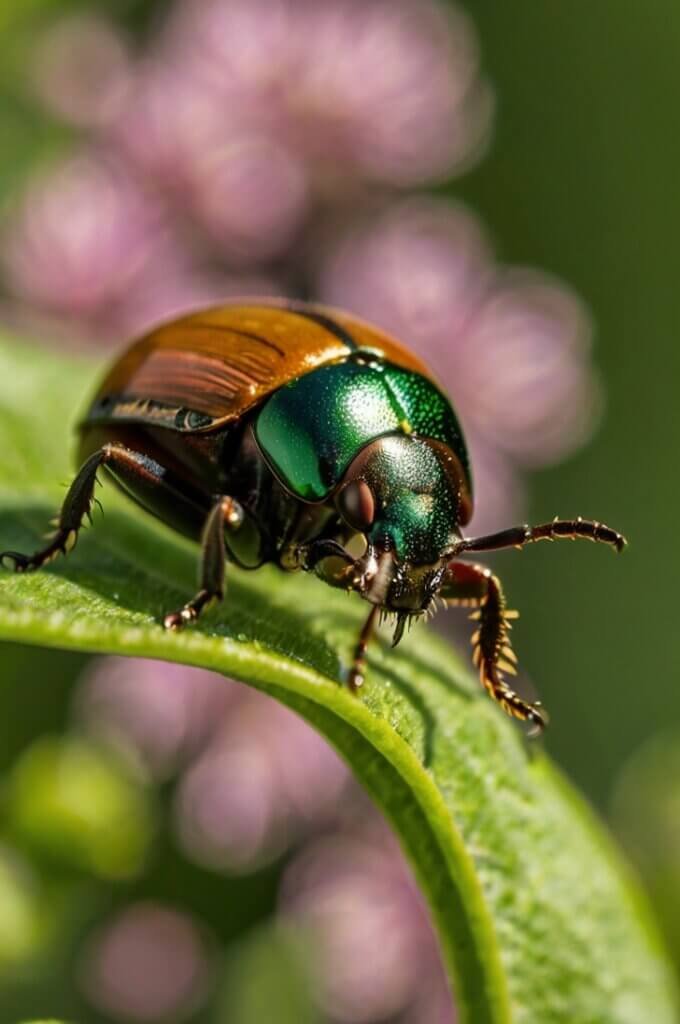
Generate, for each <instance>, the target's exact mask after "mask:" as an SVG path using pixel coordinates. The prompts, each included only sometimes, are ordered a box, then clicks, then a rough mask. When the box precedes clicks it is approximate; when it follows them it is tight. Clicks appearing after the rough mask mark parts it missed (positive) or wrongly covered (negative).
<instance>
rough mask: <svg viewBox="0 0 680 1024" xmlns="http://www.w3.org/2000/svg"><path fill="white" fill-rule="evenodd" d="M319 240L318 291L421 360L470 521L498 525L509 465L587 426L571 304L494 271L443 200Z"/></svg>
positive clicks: (591, 399)
mask: <svg viewBox="0 0 680 1024" xmlns="http://www.w3.org/2000/svg"><path fill="white" fill-rule="evenodd" d="M329 234H330V233H329ZM324 248H325V251H324V253H323V255H322V256H321V259H320V261H319V264H318V278H317V283H318V293H319V295H320V297H321V298H322V299H323V300H324V301H326V302H329V303H331V304H334V305H338V306H341V307H344V308H347V309H351V310H353V311H355V312H356V313H358V314H360V315H361V316H364V317H366V318H367V319H369V320H372V321H374V322H375V323H377V324H380V325H381V326H383V327H385V328H386V329H388V330H391V331H393V332H394V333H395V334H396V335H397V337H399V338H401V339H402V340H403V341H404V342H406V344H408V345H411V346H412V347H413V348H415V349H416V350H417V351H419V352H420V353H421V354H422V355H423V356H424V357H425V358H426V360H427V361H428V362H429V363H430V364H431V365H432V367H433V369H434V370H435V372H436V373H437V375H438V376H439V378H440V380H441V381H442V384H443V386H444V387H445V389H446V390H447V392H448V393H449V394H450V395H451V397H452V399H453V401H454V404H455V406H456V409H457V410H458V412H459V413H460V416H461V420H462V423H463V426H464V428H465V430H466V433H467V434H468V438H469V441H470V447H471V449H472V451H473V454H474V456H475V458H474V461H473V465H474V469H475V473H476V487H475V490H476V501H477V510H478V512H479V513H480V514H479V515H478V516H477V517H476V518H475V528H476V529H478V528H480V524H481V525H482V526H483V527H484V528H487V527H490V526H491V525H494V524H497V523H499V522H501V521H503V522H505V523H506V522H507V518H508V505H509V496H510V495H511V494H512V491H513V489H514V490H515V492H516V493H518V492H519V490H520V487H519V481H518V479H517V478H516V479H515V481H514V484H513V479H512V478H513V476H515V477H516V470H517V467H527V466H532V467H533V466H539V465H545V464H549V463H551V462H555V461H558V460H559V459H561V458H563V457H564V456H565V455H567V454H568V453H569V452H570V451H572V450H573V449H574V448H576V447H577V446H578V445H579V444H581V443H582V442H583V441H584V440H585V439H586V438H587V437H588V435H589V434H590V432H591V430H592V427H593V423H594V418H595V413H596V410H597V407H598V388H597V380H596V377H595V375H594V371H593V368H592V365H591V362H590V344H589V343H590V330H589V323H588V319H587V316H586V314H585V311H584V309H583V307H582V305H581V304H580V302H579V301H578V300H577V299H576V297H575V296H574V295H573V294H572V293H571V292H569V291H568V290H567V289H566V288H565V287H564V286H563V285H561V284H559V283H558V282H557V281H555V280H553V279H551V278H549V277H547V276H546V275H542V274H539V273H538V272H536V271H517V270H506V269H503V268H499V267H497V266H496V265H495V264H494V262H493V259H492V256H491V253H490V250H489V248H488V245H487V242H486V239H485V237H484V235H483V233H482V231H481V228H480V227H479V225H478V223H477V221H476V220H475V219H474V217H473V216H472V214H471V213H469V212H468V211H466V210H465V209H463V208H462V207H461V206H457V205H453V204H451V203H449V202H445V201H443V200H435V199H422V198H419V199H409V200H404V201H402V202H401V203H399V204H396V205H392V206H389V207H388V208H387V209H386V210H384V211H382V212H377V213H373V214H371V215H369V216H368V217H366V218H358V219H357V220H356V221H355V222H354V223H353V224H350V225H349V226H347V225H346V226H345V227H344V229H342V230H340V232H338V231H337V226H336V230H335V234H334V237H333V239H332V241H330V242H329V243H328V244H327V245H325V247H324ZM499 483H500V484H501V486H500V487H499ZM493 490H495V491H496V494H494V493H493ZM499 492H500V494H499ZM503 496H505V498H504V499H503ZM499 497H500V498H501V501H500V502H499V500H498V499H499ZM503 506H505V507H503ZM482 517H483V518H482Z"/></svg>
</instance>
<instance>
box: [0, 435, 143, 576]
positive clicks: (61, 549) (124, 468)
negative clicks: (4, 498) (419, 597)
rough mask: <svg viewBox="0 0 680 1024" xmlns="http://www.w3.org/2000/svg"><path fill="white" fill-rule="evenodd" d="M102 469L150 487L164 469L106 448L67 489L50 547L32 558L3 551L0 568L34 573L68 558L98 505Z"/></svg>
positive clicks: (124, 451) (118, 447)
mask: <svg viewBox="0 0 680 1024" xmlns="http://www.w3.org/2000/svg"><path fill="white" fill-rule="evenodd" d="M100 466H109V467H110V468H111V469H112V470H113V471H115V472H117V473H118V475H120V476H121V477H123V478H124V477H128V478H130V477H135V478H136V479H138V480H141V481H143V482H147V483H148V484H149V485H154V484H157V483H159V482H160V481H161V478H162V472H163V470H162V467H161V466H159V465H158V464H157V463H155V462H153V460H151V459H149V458H147V457H146V456H145V455H141V454H139V453H138V452H134V451H130V450H129V449H128V448H124V447H123V446H122V445H114V444H107V445H104V447H103V448H100V449H99V451H96V452H94V453H93V454H92V455H90V457H89V458H88V459H86V460H85V462H84V463H83V465H82V466H81V467H80V469H79V471H78V474H77V476H76V478H75V480H74V481H73V483H72V484H71V486H70V487H69V489H68V492H67V494H66V497H65V498H64V503H63V505H62V506H61V511H60V513H59V516H58V519H57V524H56V530H55V532H54V534H53V535H52V536H51V537H50V539H49V541H48V543H47V544H46V545H45V546H44V547H42V548H40V549H39V550H38V551H36V552H35V553H34V554H32V555H22V554H20V553H19V552H18V551H3V552H2V553H1V554H0V564H2V565H4V566H5V567H6V568H10V569H13V570H14V571H15V572H32V571H34V570H35V569H40V568H41V567H42V566H43V565H46V564H47V563H48V562H51V561H52V559H54V558H56V557H57V556H58V555H60V554H61V555H66V554H68V552H69V551H72V550H73V548H74V547H75V546H76V542H77V540H78V532H79V531H80V528H81V526H82V525H83V521H84V519H85V518H88V519H90V521H91V511H92V505H93V503H94V502H95V501H96V498H95V497H94V488H95V484H96V483H97V471H98V469H99V467H100Z"/></svg>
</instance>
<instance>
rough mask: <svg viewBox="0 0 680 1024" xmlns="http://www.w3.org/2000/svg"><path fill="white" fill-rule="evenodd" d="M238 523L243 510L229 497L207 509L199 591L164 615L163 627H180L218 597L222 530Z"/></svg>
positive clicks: (224, 560) (223, 569)
mask: <svg viewBox="0 0 680 1024" xmlns="http://www.w3.org/2000/svg"><path fill="white" fill-rule="evenodd" d="M242 522H243V509H242V508H241V506H240V505H239V504H238V502H237V501H234V499H233V498H228V497H223V498H220V499H219V501H218V502H217V503H216V504H215V505H214V506H213V508H212V509H211V510H210V513H209V515H208V518H207V519H206V522H205V527H204V528H203V536H202V538H201V574H200V590H199V591H198V593H197V594H196V595H195V597H192V599H191V601H187V603H186V604H185V605H184V606H183V607H182V608H180V609H179V611H176V612H171V613H170V614H169V615H166V616H165V618H164V619H163V625H164V626H165V628H166V629H172V630H177V629H181V628H182V626H186V625H187V623H189V622H193V621H194V620H195V619H197V618H198V616H199V615H200V614H201V612H202V611H204V610H205V609H206V608H208V607H210V605H212V604H215V603H216V602H217V601H221V600H222V598H223V597H224V577H225V572H226V567H227V556H226V550H225V546H224V531H225V528H228V529H232V530H236V529H238V527H239V526H240V525H241V523H242Z"/></svg>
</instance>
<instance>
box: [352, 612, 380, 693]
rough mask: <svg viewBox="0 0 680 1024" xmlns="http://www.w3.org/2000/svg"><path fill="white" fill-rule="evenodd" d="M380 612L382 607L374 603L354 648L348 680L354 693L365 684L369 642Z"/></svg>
mask: <svg viewBox="0 0 680 1024" xmlns="http://www.w3.org/2000/svg"><path fill="white" fill-rule="evenodd" d="M379 612H380V608H379V607H378V605H377V604H374V605H373V607H372V608H371V610H370V612H369V613H368V618H367V619H366V621H365V622H364V624H363V626H362V627H361V632H360V633H359V639H358V640H357V645H356V647H355V648H354V658H353V659H352V668H351V669H350V673H349V678H348V680H347V683H348V685H349V688H350V690H351V691H352V693H356V692H357V690H358V689H359V687H361V686H363V683H364V672H365V671H366V651H367V649H368V645H369V643H370V642H371V637H372V636H373V630H374V628H375V620H376V619H377V617H378V614H379Z"/></svg>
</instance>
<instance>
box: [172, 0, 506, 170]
mask: <svg viewBox="0 0 680 1024" xmlns="http://www.w3.org/2000/svg"><path fill="white" fill-rule="evenodd" d="M160 54H161V58H162V59H164V60H165V61H166V62H167V63H169V64H173V65H174V66H178V64H179V63H180V62H181V64H182V66H183V67H185V68H186V69H187V74H188V75H192V76H193V77H194V79H195V80H196V81H198V82H202V83H204V84H205V85H206V87H208V88H209V89H212V90H214V92H215V94H217V95H219V96H220V98H221V102H222V106H223V109H224V112H225V116H226V117H227V118H228V119H232V120H233V117H234V113H235V112H237V114H238V116H239V118H240V119H241V120H242V122H247V123H248V124H249V125H251V126H253V125H257V126H259V127H260V129H262V130H263V131H265V132H266V133H268V134H271V135H272V137H274V138H278V139H279V141H280V142H282V143H283V145H284V146H285V147H286V148H287V149H288V150H289V151H291V152H295V153H297V154H300V155H301V156H303V157H304V158H305V159H306V160H307V161H308V162H309V164H310V166H311V167H315V168H316V175H317V178H318V176H319V174H320V175H321V178H322V179H323V178H327V177H328V176H330V177H331V178H332V179H333V180H334V181H335V183H336V185H337V184H339V179H340V177H341V176H346V175H347V174H348V173H349V174H350V176H352V175H354V176H358V177H359V178H363V177H365V178H368V179H370V180H375V181H383V182H389V183H390V184H395V185H399V186H403V185H407V184H410V183H412V182H414V181H423V180H426V179H432V178H438V177H441V176H442V175H444V174H446V173H450V172H451V171H452V170H453V169H454V168H455V167H457V166H459V165H460V164H462V163H463V162H464V161H468V160H469V159H471V157H472V156H473V154H475V153H476V152H477V150H478V149H479V146H480V144H481V141H482V139H483V138H484V137H485V135H486V132H487V129H488V125H489V115H490V109H491V103H490V93H489V90H488V87H487V86H486V85H485V84H484V83H483V82H482V81H481V79H480V77H479V67H478V55H477V48H476V40H475V37H474V33H473V30H472V27H471V26H470V24H469V23H468V21H467V19H466V18H465V17H464V16H463V15H462V13H461V12H460V11H458V10H457V9H456V8H449V9H448V10H447V9H445V8H443V7H442V6H440V5H439V4H436V3H433V2H431V0H418V2H416V0H368V2H366V0H330V2H327V3H324V4H319V3H314V2H312V0H183V2H180V3H178V5H177V7H176V8H175V11H174V14H173V16H172V17H171V18H170V21H169V25H168V27H167V31H166V36H165V40H164V44H163V47H162V48H161V50H160Z"/></svg>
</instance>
